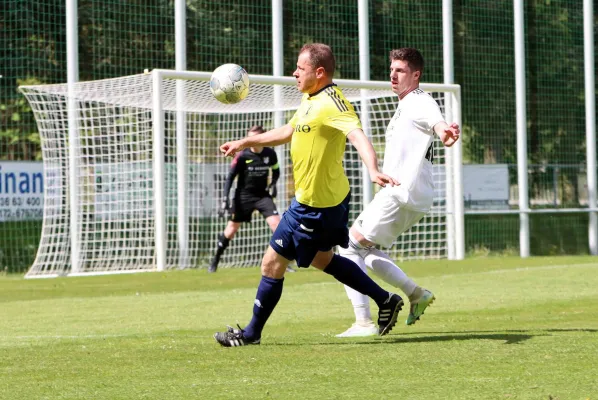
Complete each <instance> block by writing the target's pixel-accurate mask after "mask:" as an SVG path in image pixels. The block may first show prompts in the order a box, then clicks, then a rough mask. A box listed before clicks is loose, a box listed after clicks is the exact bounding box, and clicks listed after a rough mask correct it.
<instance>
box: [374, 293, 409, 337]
mask: <svg viewBox="0 0 598 400" xmlns="http://www.w3.org/2000/svg"><path fill="white" fill-rule="evenodd" d="M402 308H403V299H402V298H401V296H399V295H398V294H394V293H390V292H389V293H388V299H387V300H386V301H385V302H384V304H382V307H380V308H379V309H378V334H379V335H380V336H384V335H386V334H387V333H388V332H390V331H391V330H392V327H393V326H395V324H396V323H397V317H398V316H399V311H401V309H402Z"/></svg>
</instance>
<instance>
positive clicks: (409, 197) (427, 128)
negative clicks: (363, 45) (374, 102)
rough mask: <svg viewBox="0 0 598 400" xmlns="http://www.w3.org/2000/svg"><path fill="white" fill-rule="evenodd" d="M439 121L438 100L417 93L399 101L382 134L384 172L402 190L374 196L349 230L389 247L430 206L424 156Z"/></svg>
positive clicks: (431, 192)
mask: <svg viewBox="0 0 598 400" xmlns="http://www.w3.org/2000/svg"><path fill="white" fill-rule="evenodd" d="M442 121H444V118H443V117H442V114H441V113H440V108H439V107H438V104H436V101H435V100H434V99H433V98H432V96H430V95H429V94H427V93H424V92H423V91H422V90H420V89H415V90H414V91H412V92H410V93H408V94H407V96H405V97H404V98H403V99H402V100H401V101H399V107H398V108H397V111H396V112H395V115H394V116H393V117H392V119H391V120H390V123H389V124H388V128H387V129H386V149H385V150H384V166H383V171H384V173H385V174H387V175H390V176H392V177H393V178H395V179H396V180H397V181H399V183H400V185H398V186H390V185H387V186H386V187H384V188H382V189H381V190H380V191H379V192H378V193H376V196H374V199H373V200H372V202H371V203H370V204H368V205H367V206H366V207H365V209H364V210H363V211H362V212H361V214H360V215H359V216H358V217H357V221H356V222H357V223H356V224H355V225H353V226H354V227H355V228H356V229H357V230H358V231H359V232H360V233H361V234H362V235H363V236H364V237H365V238H366V239H367V240H369V241H370V242H373V243H376V244H378V245H380V246H385V247H389V246H391V245H392V243H393V242H394V240H395V239H396V238H397V236H399V235H400V234H402V233H403V232H405V231H407V230H408V229H409V228H411V227H412V226H413V225H415V224H416V223H417V222H418V221H419V220H420V219H421V218H422V217H423V216H424V215H426V213H427V212H428V211H429V210H430V207H432V203H433V201H434V180H433V176H432V163H431V162H430V161H429V160H427V159H426V154H427V152H428V149H430V152H431V151H432V149H431V148H430V146H431V145H432V141H433V140H434V125H436V124H437V123H439V122H442Z"/></svg>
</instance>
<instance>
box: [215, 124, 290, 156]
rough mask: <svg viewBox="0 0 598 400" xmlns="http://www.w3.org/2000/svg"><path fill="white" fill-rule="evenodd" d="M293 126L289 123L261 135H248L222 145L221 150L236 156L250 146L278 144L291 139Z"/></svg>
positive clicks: (227, 154)
mask: <svg viewBox="0 0 598 400" xmlns="http://www.w3.org/2000/svg"><path fill="white" fill-rule="evenodd" d="M292 136H293V127H292V126H291V125H289V124H287V125H284V126H281V127H280V128H274V129H272V130H269V131H268V132H265V133H262V134H261V135H254V136H248V137H245V138H243V139H240V140H233V141H231V142H226V143H224V144H223V145H222V146H220V152H221V153H224V155H225V156H231V157H232V156H234V155H235V154H236V153H237V152H239V151H241V150H243V149H246V148H248V147H263V146H270V147H271V146H278V145H279V144H285V143H288V142H290V141H291V138H292Z"/></svg>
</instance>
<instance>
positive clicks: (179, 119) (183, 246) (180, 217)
mask: <svg viewBox="0 0 598 400" xmlns="http://www.w3.org/2000/svg"><path fill="white" fill-rule="evenodd" d="M186 21H187V16H186V1H185V0H176V2H175V5H174V34H175V69H176V70H177V71H184V70H186V69H187V26H186ZM185 97H186V94H185V81H184V80H181V79H178V80H177V82H176V104H177V112H176V166H177V238H178V245H179V260H178V264H179V265H178V267H179V268H185V267H187V266H188V265H189V261H190V260H189V254H188V253H189V204H188V203H189V201H188V197H187V194H188V193H189V188H188V176H189V161H188V155H187V116H186V113H185V111H183V107H184V104H185ZM162 145H164V143H162Z"/></svg>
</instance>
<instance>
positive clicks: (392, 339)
mask: <svg viewBox="0 0 598 400" xmlns="http://www.w3.org/2000/svg"><path fill="white" fill-rule="evenodd" d="M534 336H546V335H528V334H523V333H518V334H517V333H467V332H462V333H461V334H458V335H439V336H418V337H405V336H389V337H388V338H380V340H379V341H377V343H380V344H387V343H429V342H452V341H460V340H500V341H504V344H517V343H521V342H523V341H525V340H528V339H531V338H532V337H534Z"/></svg>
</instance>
